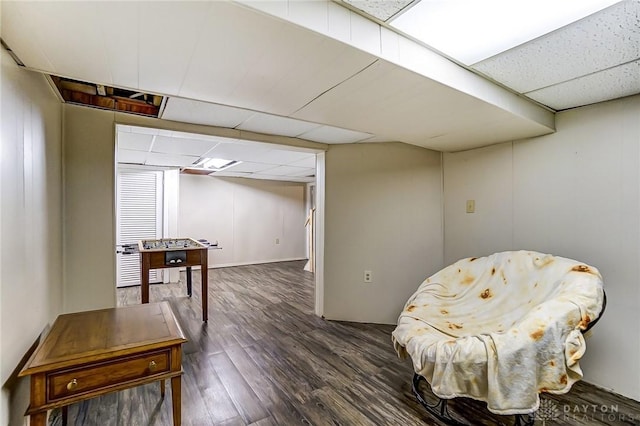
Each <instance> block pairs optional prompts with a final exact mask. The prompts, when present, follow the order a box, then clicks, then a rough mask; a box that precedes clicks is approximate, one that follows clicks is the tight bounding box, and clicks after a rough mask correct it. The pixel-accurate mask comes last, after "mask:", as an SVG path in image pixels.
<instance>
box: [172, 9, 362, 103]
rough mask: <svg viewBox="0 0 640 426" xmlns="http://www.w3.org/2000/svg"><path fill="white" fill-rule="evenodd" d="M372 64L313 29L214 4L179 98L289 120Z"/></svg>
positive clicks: (357, 52)
mask: <svg viewBox="0 0 640 426" xmlns="http://www.w3.org/2000/svg"><path fill="white" fill-rule="evenodd" d="M320 3H322V4H325V3H326V2H320ZM312 7H313V6H312ZM239 28H241V30H239ZM266 52H268V53H266ZM309 52H313V54H309ZM221 58H224V60H221ZM374 61H375V57H373V56H372V55H370V54H367V53H365V52H362V51H359V50H357V49H354V48H353V47H350V46H348V45H345V44H343V43H340V42H339V41H337V40H333V39H331V38H327V37H325V36H323V35H321V34H318V33H315V32H313V31H311V30H309V29H305V28H302V27H300V26H296V25H293V24H291V23H289V24H287V23H286V22H282V21H280V20H277V19H273V18H270V17H268V16H266V15H263V14H260V13H256V12H255V11H253V10H251V9H248V8H245V7H239V6H238V5H235V4H232V3H228V2H213V3H212V10H211V13H210V14H209V16H208V17H207V26H206V28H205V29H204V30H203V34H202V37H201V40H200V42H199V44H198V45H197V46H196V48H195V52H194V55H193V60H192V63H191V66H190V67H189V70H188V73H187V76H186V78H185V81H184V83H183V86H182V88H181V93H180V96H182V97H186V98H193V99H201V100H206V101H209V102H214V103H219V104H225V105H231V106H235V107H241V108H246V109H251V110H256V111H269V112H270V113H273V114H277V115H280V116H288V115H289V114H290V113H292V112H293V111H296V110H297V109H299V108H300V107H302V106H303V105H305V104H306V103H308V102H309V101H311V100H312V99H314V98H315V97H317V96H318V95H319V94H321V93H322V92H324V91H325V90H327V88H329V87H332V86H335V85H337V84H339V83H340V82H342V81H344V80H345V79H348V78H349V77H350V76H352V75H354V74H356V73H357V72H358V71H360V70H362V69H363V68H364V67H366V66H367V65H369V64H371V63H372V62H374Z"/></svg>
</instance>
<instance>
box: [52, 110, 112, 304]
mask: <svg viewBox="0 0 640 426" xmlns="http://www.w3.org/2000/svg"><path fill="white" fill-rule="evenodd" d="M64 132H65V133H64V212H65V213H64V267H65V271H64V295H65V297H64V299H65V300H64V302H65V303H64V310H65V311H66V312H77V311H87V310H90V309H101V308H110V307H114V306H115V304H116V290H115V289H116V286H115V282H116V268H115V257H116V254H115V169H116V167H115V125H114V113H113V112H111V111H103V110H99V109H94V108H86V107H81V106H75V105H70V104H65V105H64Z"/></svg>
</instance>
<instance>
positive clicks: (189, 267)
mask: <svg viewBox="0 0 640 426" xmlns="http://www.w3.org/2000/svg"><path fill="white" fill-rule="evenodd" d="M186 274H187V296H189V297H191V266H187V272H186Z"/></svg>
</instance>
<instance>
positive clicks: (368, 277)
mask: <svg viewBox="0 0 640 426" xmlns="http://www.w3.org/2000/svg"><path fill="white" fill-rule="evenodd" d="M364 282H365V283H371V282H373V272H371V271H364Z"/></svg>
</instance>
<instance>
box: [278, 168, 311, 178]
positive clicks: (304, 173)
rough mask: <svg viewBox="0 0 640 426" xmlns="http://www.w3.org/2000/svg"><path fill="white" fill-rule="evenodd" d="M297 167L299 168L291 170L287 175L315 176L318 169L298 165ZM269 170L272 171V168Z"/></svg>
mask: <svg viewBox="0 0 640 426" xmlns="http://www.w3.org/2000/svg"><path fill="white" fill-rule="evenodd" d="M296 169H298V170H292V171H291V172H289V173H287V174H286V175H287V176H315V174H316V169H315V168H298V167H296ZM268 172H271V170H268Z"/></svg>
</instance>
